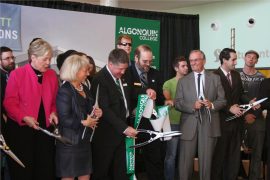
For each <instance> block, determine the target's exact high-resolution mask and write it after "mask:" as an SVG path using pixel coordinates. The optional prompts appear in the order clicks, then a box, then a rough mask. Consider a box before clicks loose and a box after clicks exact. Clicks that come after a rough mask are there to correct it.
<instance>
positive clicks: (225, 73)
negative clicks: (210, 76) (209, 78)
mask: <svg viewBox="0 0 270 180" xmlns="http://www.w3.org/2000/svg"><path fill="white" fill-rule="evenodd" d="M220 69H221V71H222V72H223V74H224V75H225V76H226V77H227V74H228V73H230V72H227V71H225V70H224V69H223V68H222V67H221V66H220Z"/></svg>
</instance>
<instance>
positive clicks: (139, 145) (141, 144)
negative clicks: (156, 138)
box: [129, 141, 153, 148]
mask: <svg viewBox="0 0 270 180" xmlns="http://www.w3.org/2000/svg"><path fill="white" fill-rule="evenodd" d="M151 142H153V141H151ZM151 142H149V141H145V142H143V143H140V144H136V145H133V146H129V148H138V147H142V146H144V145H146V144H149V143H151Z"/></svg>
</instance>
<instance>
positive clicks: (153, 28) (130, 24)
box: [115, 16, 160, 69]
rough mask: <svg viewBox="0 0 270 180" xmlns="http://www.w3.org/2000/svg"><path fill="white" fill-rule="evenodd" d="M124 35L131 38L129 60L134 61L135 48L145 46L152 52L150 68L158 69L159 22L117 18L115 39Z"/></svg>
mask: <svg viewBox="0 0 270 180" xmlns="http://www.w3.org/2000/svg"><path fill="white" fill-rule="evenodd" d="M122 34H126V35H129V36H131V37H132V51H131V55H130V59H131V60H134V50H135V48H136V47H137V46H139V45H142V44H147V45H148V46H150V47H151V49H152V51H153V63H152V65H151V67H153V68H155V69H159V62H160V58H159V56H160V52H159V49H160V48H159V47H160V22H159V21H157V20H149V19H140V18H130V17H123V16H117V17H116V29H115V39H116V40H117V38H118V37H119V36H120V35H122Z"/></svg>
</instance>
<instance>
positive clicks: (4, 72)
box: [0, 46, 15, 179]
mask: <svg viewBox="0 0 270 180" xmlns="http://www.w3.org/2000/svg"><path fill="white" fill-rule="evenodd" d="M14 69H15V57H14V56H13V53H12V50H11V49H10V48H8V47H5V46H1V47H0V72H1V132H2V134H3V135H4V136H5V135H6V125H5V124H6V121H7V116H6V114H5V109H4V107H3V100H4V96H5V90H6V86H7V80H8V76H9V73H10V72H11V71H12V70H14ZM1 162H3V161H1ZM1 167H4V169H3V170H2V171H3V172H4V173H3V174H4V177H2V178H3V179H8V178H9V177H8V171H7V169H6V165H2V166H1Z"/></svg>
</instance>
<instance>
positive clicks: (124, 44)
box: [119, 42, 132, 47]
mask: <svg viewBox="0 0 270 180" xmlns="http://www.w3.org/2000/svg"><path fill="white" fill-rule="evenodd" d="M119 45H122V46H127V45H129V46H130V47H131V46H132V44H131V43H125V42H124V43H119Z"/></svg>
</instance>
